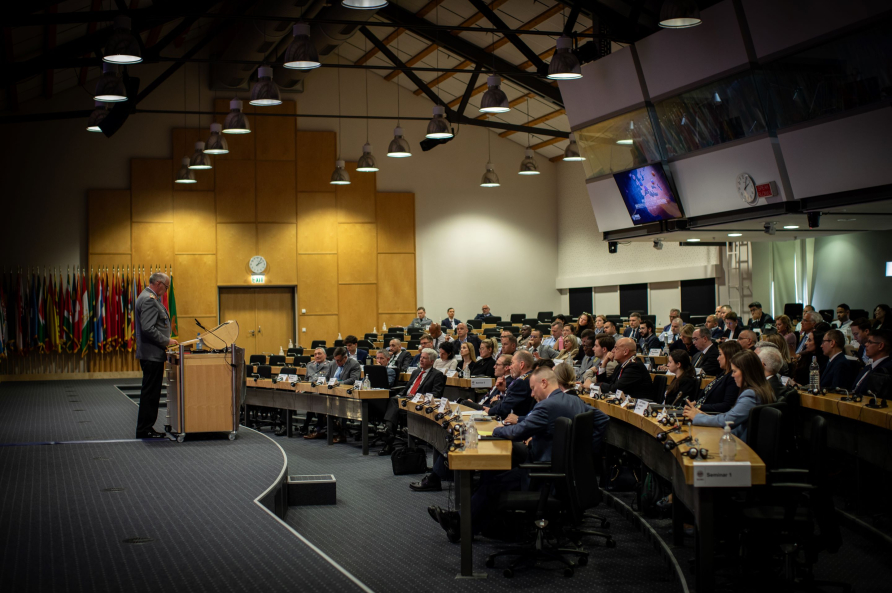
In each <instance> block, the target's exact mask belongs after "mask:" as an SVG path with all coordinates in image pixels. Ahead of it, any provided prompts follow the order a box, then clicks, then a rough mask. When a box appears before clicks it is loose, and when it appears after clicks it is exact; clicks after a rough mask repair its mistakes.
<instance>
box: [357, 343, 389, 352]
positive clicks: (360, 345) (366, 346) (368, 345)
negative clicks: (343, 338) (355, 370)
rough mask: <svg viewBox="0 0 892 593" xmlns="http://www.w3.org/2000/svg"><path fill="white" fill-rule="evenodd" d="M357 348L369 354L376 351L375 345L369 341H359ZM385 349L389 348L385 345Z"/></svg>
mask: <svg viewBox="0 0 892 593" xmlns="http://www.w3.org/2000/svg"><path fill="white" fill-rule="evenodd" d="M356 347H357V348H362V349H363V350H365V351H366V352H368V351H369V350H374V348H375V345H374V344H372V343H371V342H370V341H369V340H359V341H357V342H356ZM384 347H385V348H387V344H384Z"/></svg>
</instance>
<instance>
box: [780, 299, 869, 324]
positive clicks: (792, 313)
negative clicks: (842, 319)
mask: <svg viewBox="0 0 892 593" xmlns="http://www.w3.org/2000/svg"><path fill="white" fill-rule="evenodd" d="M804 312H805V306H804V305H803V304H802V303H785V304H784V315H786V316H787V317H789V318H790V319H792V320H796V319H800V320H801V319H802V314H803V313H804ZM852 319H854V317H853V318H852Z"/></svg>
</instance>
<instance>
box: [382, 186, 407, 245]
mask: <svg viewBox="0 0 892 593" xmlns="http://www.w3.org/2000/svg"><path fill="white" fill-rule="evenodd" d="M375 210H376V213H377V224H378V253H415V194H397V193H379V194H378V195H377V199H376V200H375Z"/></svg>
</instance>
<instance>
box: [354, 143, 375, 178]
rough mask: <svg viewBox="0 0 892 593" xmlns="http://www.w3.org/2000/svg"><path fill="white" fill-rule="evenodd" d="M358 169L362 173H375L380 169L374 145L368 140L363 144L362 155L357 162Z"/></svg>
mask: <svg viewBox="0 0 892 593" xmlns="http://www.w3.org/2000/svg"><path fill="white" fill-rule="evenodd" d="M356 170H357V171H360V172H362V173H374V172H375V171H377V170H378V161H376V160H375V156H374V155H373V154H372V145H371V144H369V143H368V142H366V143H365V144H363V145H362V156H361V157H359V162H358V163H357V164H356Z"/></svg>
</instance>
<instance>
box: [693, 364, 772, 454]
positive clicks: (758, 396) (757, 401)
mask: <svg viewBox="0 0 892 593" xmlns="http://www.w3.org/2000/svg"><path fill="white" fill-rule="evenodd" d="M731 376H732V378H733V380H734V383H735V384H736V385H737V387H738V389H740V395H738V396H737V401H736V402H734V405H733V406H732V407H731V409H730V410H728V411H727V412H722V413H720V414H715V415H709V414H704V413H703V411H702V410H701V409H698V408H697V406H695V405H693V404H691V403H688V404H687V405H686V406H685V409H684V415H685V418H688V419H689V420H691V421H692V422H693V424H694V426H716V427H719V428H724V426H725V422H729V421H730V422H733V424H732V425H731V432H732V433H733V434H734V436H736V437H738V438H740V439H741V440H742V441H743V442H746V434H747V421H748V420H749V417H750V410H752V409H753V408H755V407H756V406H760V405H764V404H770V403H773V402H774V401H775V397H774V390H772V389H771V386H770V385H769V384H768V381H766V380H765V368H764V367H763V366H762V361H761V360H759V357H758V356H756V355H755V353H753V352H750V351H749V350H744V351H743V352H740V353H739V354H736V355H734V358H733V359H731Z"/></svg>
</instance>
